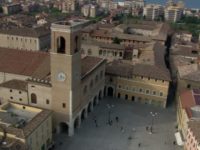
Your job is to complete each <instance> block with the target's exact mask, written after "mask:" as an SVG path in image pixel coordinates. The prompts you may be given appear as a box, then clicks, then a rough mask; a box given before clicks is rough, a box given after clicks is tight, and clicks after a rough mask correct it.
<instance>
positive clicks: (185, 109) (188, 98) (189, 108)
mask: <svg viewBox="0 0 200 150" xmlns="http://www.w3.org/2000/svg"><path fill="white" fill-rule="evenodd" d="M199 93H200V90H199V89H193V90H185V91H182V92H181V93H180V95H179V99H178V105H177V123H178V130H179V132H180V133H181V135H182V137H183V141H185V139H186V138H187V131H188V122H189V121H190V120H193V119H199V118H200V109H199V104H200V101H199V97H200V94H199Z"/></svg>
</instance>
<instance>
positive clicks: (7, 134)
mask: <svg viewBox="0 0 200 150" xmlns="http://www.w3.org/2000/svg"><path fill="white" fill-rule="evenodd" d="M0 119H1V121H0V134H1V135H2V138H1V139H2V140H3V141H1V142H2V143H1V146H0V147H1V148H2V149H12V150H15V149H16V150H17V149H20V150H29V149H31V150H38V149H41V150H45V149H48V148H50V146H51V144H52V112H51V111H49V110H44V109H39V108H34V107H30V106H27V105H21V104H17V103H4V104H3V105H1V106H0Z"/></svg>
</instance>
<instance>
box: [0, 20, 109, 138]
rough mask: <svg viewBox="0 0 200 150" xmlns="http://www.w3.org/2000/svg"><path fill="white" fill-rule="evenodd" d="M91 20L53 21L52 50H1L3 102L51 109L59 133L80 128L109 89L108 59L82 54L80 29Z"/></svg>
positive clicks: (1, 90) (69, 132) (71, 131)
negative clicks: (83, 120) (106, 75)
mask: <svg viewBox="0 0 200 150" xmlns="http://www.w3.org/2000/svg"><path fill="white" fill-rule="evenodd" d="M87 23H88V21H86V20H69V21H61V22H57V23H53V24H52V26H51V32H52V33H51V41H52V42H51V50H50V53H44V52H30V51H23V50H22V51H16V50H11V49H10V50H9V51H8V50H7V49H2V50H1V52H0V57H1V58H2V59H0V61H1V63H0V64H1V66H0V72H1V73H2V74H1V76H0V79H1V80H0V81H1V83H2V84H1V85H0V93H1V94H0V96H1V101H2V103H5V102H6V101H12V102H17V103H22V104H26V105H29V106H32V107H38V108H45V109H48V110H52V111H53V112H54V113H53V129H54V131H57V132H67V133H68V134H69V135H73V133H74V127H79V126H80V124H81V120H82V119H84V118H86V117H87V113H88V112H90V111H92V110H93V106H95V105H96V104H97V103H98V101H99V100H100V99H101V98H102V97H103V95H104V94H105V93H106V91H105V89H104V86H105V82H104V81H105V60H104V59H101V58H95V57H91V56H86V57H83V58H81V50H80V42H81V37H80V33H81V32H80V30H81V29H82V28H83V26H84V25H87ZM3 57H4V58H3ZM7 65H9V66H7Z"/></svg>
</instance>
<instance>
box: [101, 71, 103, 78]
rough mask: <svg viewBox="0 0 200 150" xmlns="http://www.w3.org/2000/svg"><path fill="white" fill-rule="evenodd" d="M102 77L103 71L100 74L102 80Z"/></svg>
mask: <svg viewBox="0 0 200 150" xmlns="http://www.w3.org/2000/svg"><path fill="white" fill-rule="evenodd" d="M102 77H103V70H101V72H100V78H101V79H102Z"/></svg>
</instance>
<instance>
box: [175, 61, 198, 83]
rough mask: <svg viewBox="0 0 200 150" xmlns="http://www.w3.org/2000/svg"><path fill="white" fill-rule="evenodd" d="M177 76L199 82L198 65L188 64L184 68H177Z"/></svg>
mask: <svg viewBox="0 0 200 150" xmlns="http://www.w3.org/2000/svg"><path fill="white" fill-rule="evenodd" d="M178 74H179V76H180V78H181V79H185V80H191V81H200V69H199V64H189V65H184V66H178Z"/></svg>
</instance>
